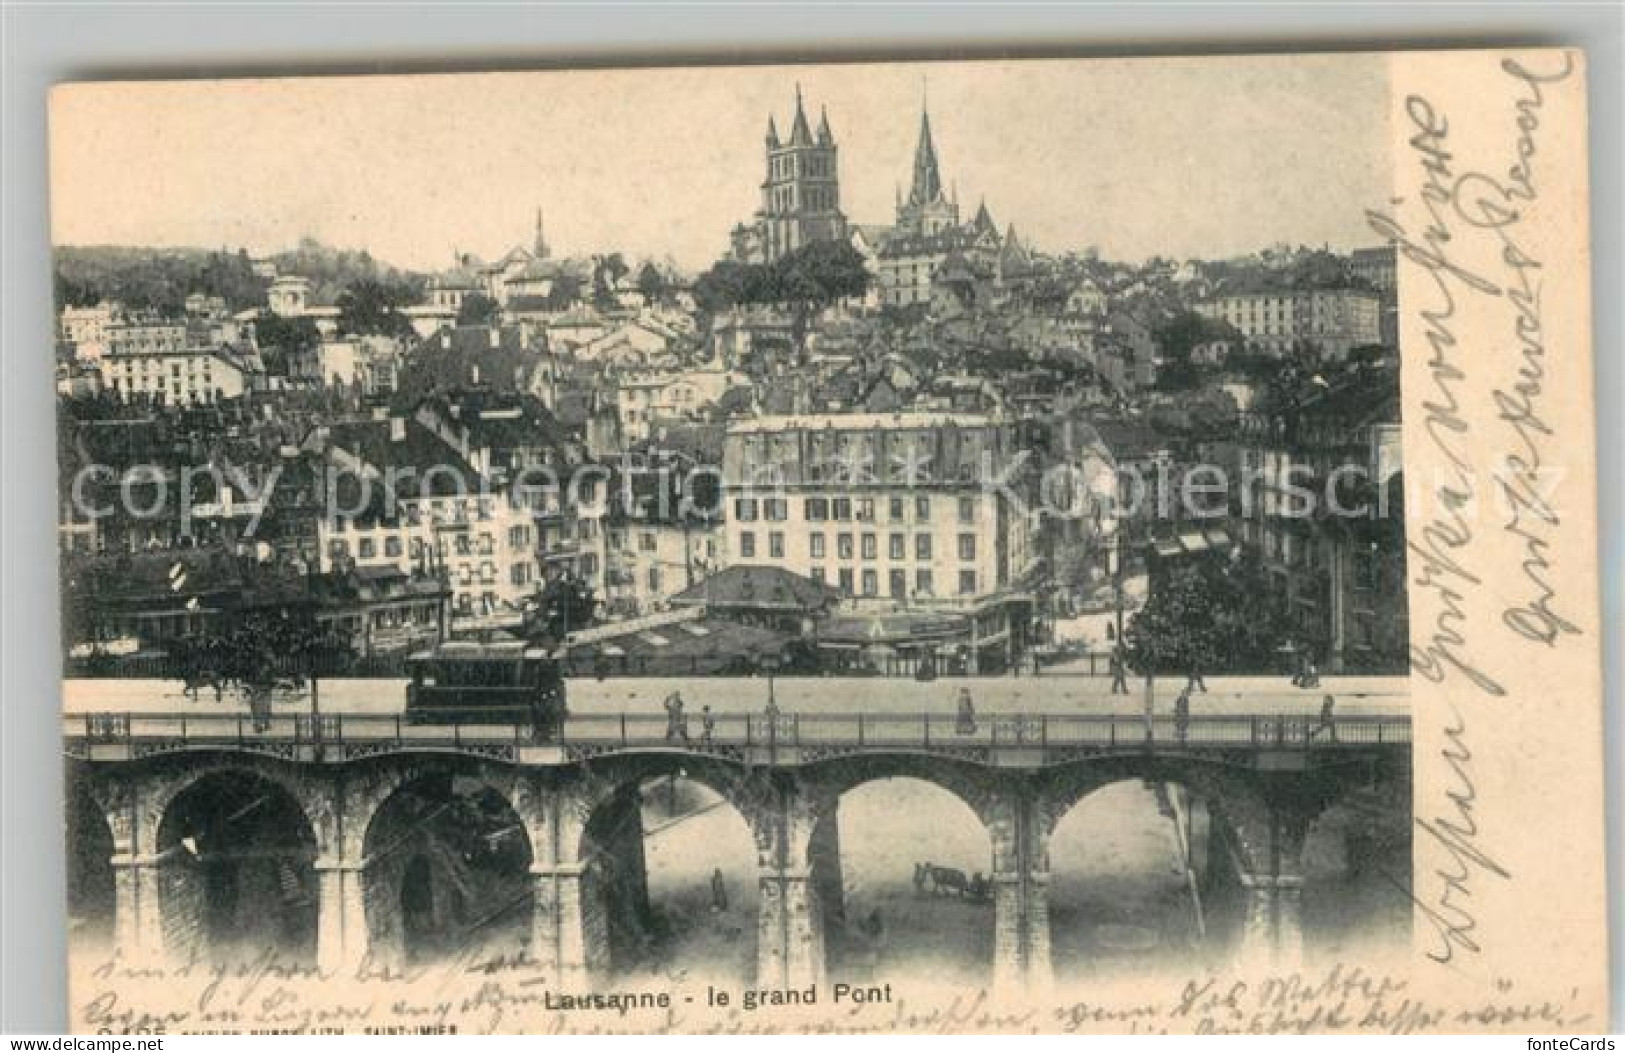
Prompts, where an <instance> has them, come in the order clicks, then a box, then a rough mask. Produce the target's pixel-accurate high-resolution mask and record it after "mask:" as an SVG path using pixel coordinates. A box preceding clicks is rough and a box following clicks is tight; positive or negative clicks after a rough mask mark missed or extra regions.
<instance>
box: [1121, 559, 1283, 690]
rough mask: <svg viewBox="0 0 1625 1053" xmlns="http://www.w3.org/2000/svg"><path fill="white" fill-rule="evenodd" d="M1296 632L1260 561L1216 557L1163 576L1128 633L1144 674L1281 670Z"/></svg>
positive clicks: (1134, 662) (1133, 658) (1132, 661)
mask: <svg viewBox="0 0 1625 1053" xmlns="http://www.w3.org/2000/svg"><path fill="white" fill-rule="evenodd" d="M1291 631H1292V630H1291V627H1290V622H1289V620H1288V618H1287V616H1286V612H1285V609H1284V607H1283V606H1282V604H1281V603H1280V602H1279V601H1278V600H1276V599H1275V598H1274V596H1273V592H1272V590H1271V589H1270V586H1269V582H1268V580H1267V575H1266V574H1265V572H1264V570H1263V568H1262V567H1261V566H1260V565H1259V564H1258V562H1257V561H1256V560H1255V559H1253V558H1251V557H1247V556H1243V557H1240V558H1238V559H1235V560H1227V559H1225V558H1223V557H1218V556H1213V557H1207V558H1198V559H1195V560H1192V561H1189V562H1186V563H1182V564H1178V565H1175V566H1171V567H1168V568H1166V569H1165V570H1164V571H1163V572H1162V573H1161V574H1159V575H1157V576H1156V577H1155V578H1154V585H1153V588H1152V590H1151V595H1150V596H1149V597H1148V598H1147V600H1146V604H1145V606H1144V607H1143V608H1142V609H1141V610H1139V611H1138V612H1136V613H1135V614H1134V616H1133V617H1132V618H1130V620H1129V623H1128V625H1127V627H1126V628H1125V629H1124V631H1123V636H1124V641H1125V644H1126V646H1127V649H1128V660H1129V666H1130V667H1131V668H1132V669H1134V670H1135V671H1136V672H1138V673H1142V674H1154V675H1172V674H1179V675H1190V674H1193V673H1204V674H1205V673H1261V672H1266V671H1270V672H1273V671H1275V670H1274V666H1275V664H1276V662H1277V659H1276V656H1275V651H1276V648H1278V647H1280V646H1281V645H1282V644H1284V643H1285V642H1286V641H1287V639H1288V638H1289V637H1290V635H1291Z"/></svg>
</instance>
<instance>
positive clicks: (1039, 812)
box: [64, 713, 1410, 991]
mask: <svg viewBox="0 0 1625 1053" xmlns="http://www.w3.org/2000/svg"><path fill="white" fill-rule="evenodd" d="M64 730H65V736H66V748H67V752H68V755H69V758H70V761H69V770H70V792H71V795H72V796H71V800H72V801H73V802H77V805H78V809H77V810H78V813H79V816H80V818H79V821H78V822H77V824H76V826H77V832H76V833H75V835H74V836H75V838H76V839H77V840H78V841H79V842H81V844H82V845H83V844H88V845H91V846H93V847H91V848H90V849H89V850H88V851H86V850H83V849H81V853H82V854H84V855H85V858H86V860H87V861H88V863H89V865H91V866H93V867H94V866H95V865H96V864H98V863H99V862H100V859H101V857H103V856H105V857H106V858H107V859H108V860H110V863H111V866H110V868H107V876H106V878H105V880H106V883H107V884H108V885H110V886H111V889H110V892H109V893H108V894H107V898H108V900H109V901H110V903H111V914H112V922H111V936H112V939H113V941H114V942H115V944H116V945H117V946H119V947H120V948H122V949H124V950H126V951H128V952H132V953H137V954H140V955H143V956H145V955H148V954H153V953H160V954H166V955H177V956H186V955H190V954H196V953H209V952H211V951H213V950H221V949H223V948H224V947H225V946H226V945H228V944H229V942H230V940H231V938H232V935H233V932H234V931H235V930H236V929H238V928H239V927H240V922H241V919H242V918H244V917H246V916H247V914H245V913H244V911H245V910H248V911H252V910H254V909H255V908H253V907H252V904H256V903H257V904H260V905H261V908H262V909H259V911H258V913H260V914H261V915H271V914H274V915H275V916H276V917H277V918H278V919H279V920H278V922H277V928H276V933H275V938H276V940H277V942H278V943H279V945H281V946H282V947H283V948H285V949H286V950H288V951H289V952H290V953H292V954H295V955H302V956H306V957H308V958H309V960H311V961H313V962H314V963H315V964H317V965H318V966H320V968H321V969H322V970H323V971H324V972H329V971H331V972H335V973H336V972H337V971H338V970H342V969H346V968H353V967H354V966H355V965H356V964H357V963H360V962H361V961H363V960H370V961H389V960H392V959H396V958H399V957H400V956H402V955H404V954H406V953H407V952H408V949H409V947H410V946H411V945H412V944H413V941H414V940H415V939H417V936H416V935H415V934H414V932H413V931H412V926H413V925H414V924H415V923H414V921H413V918H414V917H417V916H420V915H421V916H423V917H430V918H432V917H435V916H436V915H437V914H439V913H444V911H445V909H446V908H445V902H446V899H447V897H452V898H456V899H458V900H459V901H460V902H461V903H462V904H463V915H464V916H465V917H467V916H468V913H469V908H468V906H467V905H468V904H470V903H473V904H477V905H480V907H481V909H483V910H484V911H485V912H486V914H488V915H489V917H487V918H484V920H479V919H476V921H477V923H479V924H484V923H486V922H487V921H490V922H492V923H495V921H494V919H497V918H499V917H500V919H501V922H502V924H507V925H509V926H512V927H516V928H517V929H518V930H519V931H520V933H521V938H522V943H523V945H524V949H525V953H526V954H527V955H529V956H530V957H531V958H532V959H534V960H535V961H537V962H539V963H541V965H542V966H543V967H544V968H547V969H548V970H549V971H550V972H551V973H552V974H553V975H554V976H556V977H557V978H559V979H560V980H569V979H571V978H580V977H582V976H583V975H589V976H592V975H607V974H610V973H612V972H614V971H615V970H616V969H618V968H619V967H620V966H621V965H622V964H624V963H625V962H626V961H627V960H628V959H630V958H635V956H636V954H637V953H638V951H637V946H636V939H637V936H636V927H635V925H634V924H632V921H634V920H635V919H637V918H638V917H640V916H642V915H645V914H647V911H648V909H649V908H648V898H649V897H648V889H647V878H646V871H645V859H644V842H643V838H644V831H643V828H642V820H641V815H640V811H639V809H640V804H641V791H642V789H643V788H644V787H647V786H649V785H650V784H651V782H653V781H655V780H662V779H675V778H676V777H678V776H681V777H683V778H685V779H688V780H692V781H694V782H697V783H699V784H701V785H703V786H705V787H708V788H710V789H711V790H713V791H714V792H715V793H716V794H717V795H720V797H721V798H722V799H723V800H724V801H725V802H726V803H727V805H729V806H731V807H732V808H734V809H735V810H737V812H738V813H739V815H740V816H741V817H743V819H744V821H745V823H746V824H748V827H749V829H750V831H751V833H752V835H753V837H754V842H755V851H756V867H757V880H758V891H757V904H758V916H757V941H756V942H757V954H756V962H757V965H756V981H757V983H759V984H760V985H763V986H778V987H791V986H805V985H806V984H808V983H811V982H815V981H817V980H820V979H822V978H824V977H825V975H826V967H827V957H828V956H827V955H826V932H827V931H828V926H829V924H830V923H831V921H832V919H835V918H839V917H840V916H841V914H842V912H843V910H844V905H843V903H842V902H841V899H842V887H843V886H842V878H841V858H840V844H839V840H840V838H839V831H838V827H837V824H836V821H835V816H836V814H837V808H838V805H839V802H840V800H841V797H842V795H843V794H845V793H847V792H848V791H850V790H853V789H855V788H857V787H859V786H861V785H864V784H867V783H871V782H874V781H876V780H884V779H892V778H912V779H919V780H924V781H926V782H928V783H931V784H934V785H936V786H938V787H941V788H942V789H944V790H947V791H948V792H950V793H952V794H953V795H955V796H956V797H958V798H959V799H960V800H961V801H963V802H964V803H965V804H966V805H967V806H968V807H969V808H970V810H971V811H972V812H974V813H975V815H976V816H977V817H978V819H979V820H980V822H981V824H982V826H983V827H984V828H985V830H986V832H987V834H988V839H989V842H990V844H991V846H992V853H991V859H990V860H989V863H988V873H989V874H990V875H991V898H992V902H993V907H992V909H993V912H994V955H993V967H992V977H991V979H992V981H993V983H994V986H995V987H996V988H1000V989H1006V990H1013V989H1026V990H1029V991H1033V990H1042V989H1043V988H1044V987H1046V986H1047V985H1048V984H1049V983H1050V982H1051V955H1050V920H1049V892H1048V890H1049V883H1050V862H1049V844H1050V838H1051V835H1052V833H1053V832H1054V831H1055V829H1056V826H1057V824H1058V823H1059V821H1060V820H1061V818H1062V817H1063V816H1064V815H1065V814H1066V813H1067V812H1068V810H1069V809H1071V808H1072V806H1073V805H1075V804H1077V803H1078V802H1079V801H1081V800H1082V799H1083V798H1084V797H1085V796H1087V795H1088V794H1090V793H1091V792H1093V791H1094V790H1097V789H1099V788H1101V787H1104V786H1107V785H1109V784H1112V783H1117V782H1122V781H1125V780H1144V781H1146V782H1148V783H1153V784H1165V783H1166V784H1175V785H1178V786H1182V787H1184V788H1186V790H1188V791H1189V793H1190V795H1191V797H1192V798H1194V799H1199V800H1200V801H1201V802H1203V805H1204V807H1205V808H1206V810H1207V815H1208V819H1209V822H1208V827H1209V831H1210V833H1209V835H1208V837H1207V838H1206V845H1205V846H1204V850H1203V853H1202V855H1203V857H1204V858H1203V860H1202V863H1203V867H1204V872H1205V876H1204V880H1205V882H1206V883H1207V888H1208V889H1210V890H1215V891H1214V893H1213V894H1214V895H1215V896H1217V894H1218V892H1217V891H1216V890H1224V891H1225V893H1226V894H1227V895H1228V896H1230V897H1231V899H1232V900H1233V901H1234V902H1236V903H1238V904H1239V905H1238V906H1237V908H1236V910H1235V915H1236V916H1237V918H1238V919H1239V921H1238V923H1237V928H1238V929H1239V932H1238V933H1237V936H1236V939H1235V953H1237V954H1238V955H1242V956H1248V957H1252V958H1260V959H1272V960H1274V961H1276V962H1278V963H1280V962H1285V963H1290V962H1291V961H1292V960H1294V959H1295V958H1297V957H1298V955H1299V954H1300V953H1301V951H1302V929H1301V924H1300V894H1301V890H1302V887H1303V878H1302V868H1301V865H1300V859H1301V855H1302V850H1303V845H1304V839H1305V835H1306V831H1307V830H1308V829H1309V826H1310V824H1311V823H1312V822H1313V821H1314V820H1315V819H1316V817H1317V816H1318V815H1319V814H1320V813H1321V812H1323V811H1324V810H1325V809H1327V808H1329V807H1331V806H1333V805H1335V804H1337V803H1338V802H1339V801H1341V800H1344V799H1345V798H1347V797H1348V796H1349V795H1351V794H1362V793H1363V794H1370V793H1371V792H1373V788H1378V789H1380V790H1382V792H1385V793H1387V794H1388V796H1389V799H1390V800H1391V801H1392V802H1393V806H1394V809H1395V811H1396V813H1397V814H1399V815H1401V816H1408V814H1409V810H1408V805H1409V799H1408V798H1409V778H1410V775H1409V772H1410V750H1409V738H1410V736H1409V720H1408V718H1406V717H1403V716H1398V717H1395V716H1385V717H1363V718H1342V719H1339V720H1338V721H1337V722H1336V723H1335V725H1332V724H1327V723H1322V722H1320V721H1318V720H1317V719H1316V718H1310V717H1284V716H1279V715H1263V714H1260V715H1242V716H1233V715H1232V716H1224V717H1212V718H1193V719H1191V720H1188V721H1183V722H1180V723H1178V724H1176V723H1175V722H1173V721H1172V720H1171V719H1167V718H1163V717H1158V718H1156V719H1147V718H1145V717H1143V716H1140V715H1131V716H1109V717H1093V716H1091V717H1084V716H1075V717H1067V716H1057V715H1054V714H1047V715H1036V716H1022V715H1013V716H1012V715H1000V716H998V717H995V718H993V719H991V720H983V721H979V722H978V723H977V725H976V726H975V727H974V728H965V727H963V726H958V727H956V725H955V721H954V719H953V716H952V715H949V716H947V717H945V718H933V717H921V718H914V717H899V716H896V715H884V716H881V715H876V716H874V717H867V716H864V717H853V716H842V717H833V716H813V715H803V716H801V717H799V718H798V717H796V716H794V715H790V714H769V715H743V714H741V715H737V716H736V715H728V716H726V717H725V718H722V719H720V720H718V721H717V723H716V724H715V726H714V727H713V728H712V729H711V731H710V733H709V734H705V733H703V732H700V731H698V729H695V730H694V733H693V734H692V735H691V737H690V738H689V739H688V740H686V741H685V740H683V739H682V738H681V737H678V738H677V739H675V740H671V739H670V738H669V737H668V732H669V730H670V729H668V727H667V726H666V724H665V722H664V718H659V719H652V718H650V717H649V716H648V715H647V714H639V715H630V714H629V715H627V716H620V715H616V714H597V715H594V716H592V717H584V718H580V719H577V718H574V717H572V718H571V719H570V721H569V722H568V723H567V724H566V725H565V727H563V728H562V729H558V730H557V731H555V732H554V733H553V734H551V735H550V737H549V738H548V740H547V741H537V740H536V736H535V735H534V734H533V732H532V730H531V729H529V728H527V727H524V726H519V725H516V726H508V727H493V726H484V727H450V726H434V727H424V726H421V725H412V724H409V723H403V722H402V721H401V720H400V718H397V717H369V716H359V715H353V714H347V715H344V716H342V717H338V716H334V717H314V718H313V717H309V716H300V717H280V716H279V717H276V718H274V719H273V720H270V721H262V722H260V723H259V724H258V725H256V723H255V721H254V720H253V719H252V718H248V717H239V716H235V715H214V716H201V717H200V716H198V715H196V714H195V713H192V714H188V715H185V716H182V715H179V714H146V715H139V716H130V715H120V714H90V715H81V716H74V717H69V718H66V719H65V729H64ZM70 807H72V806H70ZM426 831H438V833H436V834H435V837H436V838H439V839H440V840H439V841H436V842H435V843H434V844H431V843H430V841H431V840H432V839H431V838H430V837H429V835H428V834H427V833H426ZM96 846H99V847H96ZM448 846H449V847H448ZM445 852H451V853H452V854H453V855H454V856H456V857H457V858H456V859H452V860H451V862H452V863H453V864H457V865H455V866H453V867H452V868H451V870H446V869H444V868H442V869H440V870H436V869H435V867H436V866H437V864H436V859H437V858H439V856H437V855H436V853H442V854H443V853H445ZM458 859H460V860H462V863H460V864H459V863H458V862H457V860H458ZM469 860H472V861H473V862H472V863H469V862H468V861H469ZM70 865H71V864H70ZM431 873H439V874H441V875H442V877H441V879H440V880H439V881H438V886H437V882H436V881H435V880H434V879H432V878H431V877H430V876H429V875H430V874H431ZM448 873H450V874H454V875H455V877H454V878H446V877H445V876H444V875H446V874H448ZM222 890H225V891H222ZM222 902H226V903H238V904H249V905H250V906H249V907H247V908H244V907H241V906H239V907H237V908H230V909H223V908H221V907H219V906H218V904H219V903H222ZM273 908H274V909H273ZM233 910H235V911H236V912H235V913H233ZM474 923H475V922H470V923H469V924H474Z"/></svg>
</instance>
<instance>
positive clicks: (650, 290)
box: [638, 261, 666, 304]
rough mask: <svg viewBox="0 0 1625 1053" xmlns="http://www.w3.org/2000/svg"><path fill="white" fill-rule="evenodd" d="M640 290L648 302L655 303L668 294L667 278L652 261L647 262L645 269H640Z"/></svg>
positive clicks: (645, 301) (644, 300) (644, 299)
mask: <svg viewBox="0 0 1625 1053" xmlns="http://www.w3.org/2000/svg"><path fill="white" fill-rule="evenodd" d="M638 292H639V293H641V294H642V295H643V302H644V303H646V304H654V303H656V302H658V301H659V300H660V299H661V297H663V296H664V295H665V294H666V279H665V277H664V276H663V275H662V274H661V273H660V268H659V267H656V266H655V265H654V263H653V262H652V261H651V262H647V263H645V264H644V265H643V269H642V270H640V271H638Z"/></svg>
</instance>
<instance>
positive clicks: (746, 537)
mask: <svg viewBox="0 0 1625 1053" xmlns="http://www.w3.org/2000/svg"><path fill="white" fill-rule="evenodd" d="M739 555H740V558H742V559H755V558H756V535H755V534H753V533H751V532H750V531H749V530H744V531H741V532H740V534H739Z"/></svg>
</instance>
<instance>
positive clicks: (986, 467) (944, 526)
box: [723, 412, 1032, 605]
mask: <svg viewBox="0 0 1625 1053" xmlns="http://www.w3.org/2000/svg"><path fill="white" fill-rule="evenodd" d="M1019 455H1020V451H1019V450H1018V449H1017V443H1016V438H1015V434H1014V429H1013V428H1012V427H1011V426H1010V425H1009V424H1007V423H1004V422H1002V421H997V420H994V419H992V418H989V417H985V416H977V415H970V414H950V413H917V412H916V413H886V414H870V413H855V414H839V415H815V416H795V417H760V418H757V419H754V420H750V421H744V422H740V423H738V424H735V425H734V426H732V427H731V428H729V430H728V435H727V439H726V442H725V446H724V453H723V479H724V483H723V485H724V496H725V507H724V509H723V514H724V526H723V532H724V538H725V545H726V550H727V559H728V561H729V562H730V563H740V564H750V563H767V564H772V565H774V566H778V567H782V568H784V569H786V570H789V571H791V572H792V573H795V574H800V575H803V576H805V577H809V578H812V579H813V580H815V581H820V582H824V583H826V584H829V585H831V586H834V587H836V588H838V589H839V590H840V591H841V592H842V593H844V594H845V595H847V596H849V597H853V598H856V599H858V600H860V601H884V602H886V603H889V604H892V605H908V604H936V603H940V602H943V601H952V602H955V603H971V602H975V601H980V600H983V599H985V598H988V597H991V596H995V595H997V594H1000V593H1003V592H1008V591H1012V590H1016V589H1018V588H1019V587H1020V583H1021V580H1022V578H1023V577H1024V576H1025V575H1026V574H1027V573H1028V571H1029V570H1030V569H1031V567H1030V564H1031V560H1032V549H1031V529H1030V523H1031V517H1030V514H1029V509H1028V507H1026V505H1025V503H1024V502H1023V501H1020V500H1018V499H1015V496H1016V494H1015V490H1014V489H1013V488H1005V487H1004V486H1001V485H1000V482H1001V480H1003V479H1004V477H1005V472H1006V469H1007V468H1008V467H1009V466H1010V464H1011V463H1012V461H1013V460H1014V459H1015V458H1017V457H1018V456H1019Z"/></svg>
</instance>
